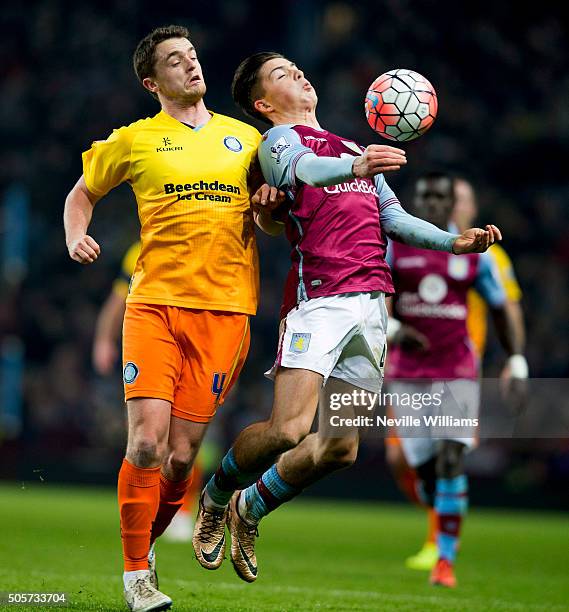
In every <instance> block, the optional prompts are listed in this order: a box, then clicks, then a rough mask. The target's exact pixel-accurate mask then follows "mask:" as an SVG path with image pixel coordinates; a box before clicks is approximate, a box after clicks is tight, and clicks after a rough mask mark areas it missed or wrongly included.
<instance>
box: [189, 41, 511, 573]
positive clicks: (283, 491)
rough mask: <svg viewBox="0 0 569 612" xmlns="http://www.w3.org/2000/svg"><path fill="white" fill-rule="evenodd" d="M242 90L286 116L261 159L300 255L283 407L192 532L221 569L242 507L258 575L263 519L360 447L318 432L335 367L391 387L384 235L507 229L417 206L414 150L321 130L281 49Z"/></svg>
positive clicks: (242, 568) (263, 109)
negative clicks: (401, 188)
mask: <svg viewBox="0 0 569 612" xmlns="http://www.w3.org/2000/svg"><path fill="white" fill-rule="evenodd" d="M233 97H234V99H235V101H236V102H237V103H238V105H239V106H240V107H241V108H242V109H243V110H244V111H245V112H247V113H248V114H249V115H251V116H254V117H257V118H260V119H263V120H265V121H267V122H268V123H270V124H272V125H273V126H274V127H273V128H272V129H270V130H269V131H268V132H267V133H266V134H265V135H264V136H263V142H262V143H261V146H260V147H259V161H260V164H261V168H262V170H263V174H264V176H265V179H266V180H267V182H268V183H269V184H270V185H273V186H276V187H278V188H280V189H283V190H285V191H286V193H287V195H288V201H287V205H286V206H283V207H282V209H281V210H280V211H279V213H277V214H278V215H279V216H278V217H277V219H278V220H280V221H281V222H282V223H284V225H285V228H286V233H287V237H288V239H289V241H290V243H291V247H292V253H291V259H292V266H291V269H290V272H289V275H288V278H287V281H286V285H285V295H284V304H283V307H282V310H281V317H282V319H283V323H282V327H281V336H280V342H279V349H278V355H277V359H276V362H275V365H274V367H273V369H272V371H271V373H270V375H271V377H273V378H274V380H275V389H274V401H273V410H272V414H271V417H270V419H269V420H267V421H264V422H260V423H255V424H253V425H251V426H249V427H247V428H246V429H244V430H243V431H242V432H241V433H240V434H239V436H238V438H237V440H236V441H235V443H234V445H233V447H232V448H231V449H230V450H229V452H228V453H227V454H226V456H225V457H224V458H223V460H222V462H221V465H220V466H219V468H218V470H217V472H216V474H215V475H214V477H212V479H211V480H210V481H209V482H208V484H207V485H206V488H205V491H204V495H203V497H202V500H201V502H200V505H201V508H202V509H203V512H207V511H209V512H217V513H218V514H219V517H220V522H219V528H218V530H217V533H216V536H215V537H214V538H213V540H212V538H211V533H212V532H211V530H210V529H206V528H204V526H203V524H202V521H201V518H200V517H201V513H200V515H198V519H197V521H196V527H195V530H194V538H193V543H194V550H195V551H196V555H197V557H198V560H199V561H200V563H201V564H202V565H203V566H204V567H207V568H208V569H216V568H217V567H219V565H220V564H221V562H222V556H221V555H220V556H218V558H217V559H215V560H214V562H212V561H211V557H210V558H209V559H208V558H204V557H205V556H204V554H203V551H204V550H206V551H207V550H209V549H204V542H205V543H206V544H207V545H208V546H210V547H213V548H212V549H211V550H213V551H216V550H219V551H221V550H222V547H223V543H224V538H225V536H224V522H225V516H226V514H227V507H228V505H229V513H228V518H227V524H228V527H229V532H230V534H231V560H232V562H233V565H234V567H235V570H236V571H237V574H238V575H239V577H240V578H242V579H243V580H246V581H248V582H252V581H254V580H256V578H257V574H258V571H257V561H256V556H255V537H256V532H257V525H258V523H259V522H260V520H261V519H262V517H263V516H265V515H266V514H268V513H269V512H271V511H272V510H274V509H275V508H277V507H278V506H280V505H281V504H283V503H285V502H287V501H289V500H290V499H292V498H294V497H295V496H297V495H298V494H299V493H301V491H302V490H303V489H304V488H305V487H307V486H309V485H310V484H312V483H314V482H316V481H317V480H319V479H321V478H323V477H324V476H326V475H327V474H329V473H331V472H333V471H335V470H338V469H340V468H343V467H347V466H349V465H351V464H352V463H353V461H354V460H355V458H356V454H357V449H358V443H359V438H358V432H357V429H356V430H355V431H353V432H350V433H348V434H345V435H342V436H341V437H340V436H338V437H332V436H326V435H318V434H311V433H310V430H311V426H312V423H313V420H314V417H315V414H316V410H317V407H318V401H319V394H320V390H321V389H322V387H323V385H324V384H326V382H327V380H328V378H329V377H331V378H333V379H335V380H337V381H341V382H340V384H342V385H344V384H346V385H358V386H361V385H362V384H363V385H364V386H366V385H369V386H370V387H371V388H370V389H368V390H369V391H375V392H378V391H379V390H380V389H381V382H382V378H383V360H384V357H385V330H386V326H387V312H386V309H385V294H386V293H387V294H389V293H392V292H393V286H392V282H391V275H390V271H389V266H388V265H387V263H386V261H385V248H386V242H385V238H384V235H385V234H387V235H388V236H391V237H393V238H395V239H397V240H401V241H403V242H409V243H410V244H413V245H415V246H417V247H424V248H431V249H441V250H443V251H447V252H451V251H453V252H456V253H462V252H470V251H477V250H486V248H488V246H489V244H490V243H491V242H493V241H494V239H500V233H499V231H498V230H497V228H495V227H494V226H487V230H486V231H484V230H481V229H471V230H468V231H466V232H464V233H463V234H462V235H461V236H457V235H456V234H451V233H449V232H447V231H444V230H442V229H439V228H437V227H435V226H434V225H432V224H430V223H427V222H425V221H422V220H420V219H417V218H416V217H413V216H411V215H409V214H408V213H406V212H405V211H404V210H403V208H402V207H401V205H400V204H399V201H398V200H397V198H396V196H395V194H394V193H393V191H392V190H391V189H390V188H389V186H388V185H387V183H386V181H385V178H384V176H383V173H384V172H388V171H392V170H398V169H399V168H400V167H401V166H402V165H403V164H405V162H406V160H405V156H404V152H403V151H401V150H400V149H395V148H393V147H388V146H381V145H371V146H369V147H368V148H367V149H363V148H362V147H360V146H359V145H358V144H357V143H355V142H354V141H352V140H350V139H343V138H340V137H339V136H336V135H335V134H332V133H330V132H328V131H326V130H324V129H322V128H321V127H320V125H319V123H318V120H317V118H316V104H317V100H318V99H317V96H316V92H315V91H314V88H313V87H312V85H311V84H310V83H309V81H308V80H307V79H306V78H305V77H304V74H303V72H302V71H301V70H300V69H299V68H298V67H297V66H296V65H295V64H294V63H293V62H291V61H289V60H287V59H286V58H284V57H283V56H282V55H280V54H278V53H258V54H255V55H253V56H251V57H249V58H247V59H246V60H244V61H243V62H242V63H241V65H240V66H239V67H238V69H237V71H236V74H235V77H234V81H233ZM350 381H351V382H350ZM259 475H260V477H259ZM251 483H252V484H251ZM246 485H250V486H248V487H247V488H246V489H245V490H243V491H239V489H242V488H243V487H244V486H246Z"/></svg>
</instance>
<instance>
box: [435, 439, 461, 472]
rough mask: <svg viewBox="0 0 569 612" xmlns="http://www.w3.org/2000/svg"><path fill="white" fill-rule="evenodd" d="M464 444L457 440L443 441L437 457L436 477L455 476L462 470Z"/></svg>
mask: <svg viewBox="0 0 569 612" xmlns="http://www.w3.org/2000/svg"><path fill="white" fill-rule="evenodd" d="M463 455H464V445H463V444H460V443H459V442H445V443H444V444H443V446H442V448H441V451H440V453H439V456H438V457H437V466H436V470H437V477H438V478H455V477H456V476H460V474H462V473H463V472H464V465H463V463H464V462H463Z"/></svg>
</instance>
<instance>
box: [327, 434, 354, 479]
mask: <svg viewBox="0 0 569 612" xmlns="http://www.w3.org/2000/svg"><path fill="white" fill-rule="evenodd" d="M357 456H358V443H357V440H340V441H336V440H334V443H333V444H329V445H327V446H326V447H325V448H324V450H323V452H322V455H321V457H320V461H319V463H320V464H324V465H325V466H326V467H327V468H328V469H329V470H330V471H333V470H342V469H345V468H348V467H350V466H352V465H353V464H354V462H355V461H356V459H357Z"/></svg>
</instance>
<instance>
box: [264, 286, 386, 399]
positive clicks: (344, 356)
mask: <svg viewBox="0 0 569 612" xmlns="http://www.w3.org/2000/svg"><path fill="white" fill-rule="evenodd" d="M386 330H387V309H386V306H385V294H384V293H383V292H381V291H373V292H365V293H363V292H359V293H344V294H341V295H331V296H324V297H317V298H313V299H310V300H306V301H304V302H301V303H300V304H299V305H298V306H297V307H296V308H295V309H294V310H291V311H290V312H289V313H288V314H287V316H286V318H285V319H284V320H283V321H282V322H281V333H280V338H279V349H278V354H277V358H276V360H275V364H274V365H273V367H272V369H271V370H269V371H268V372H266V373H265V376H267V377H268V378H270V379H272V380H274V377H275V374H276V371H277V369H278V367H279V366H283V367H285V368H300V369H304V370H311V371H313V372H318V373H319V374H322V376H323V377H324V383H326V380H327V379H328V378H329V377H330V376H331V377H334V378H339V379H341V380H345V381H347V382H349V383H351V384H353V385H355V386H357V387H360V388H362V389H365V390H367V391H370V392H373V393H379V392H380V391H381V385H382V383H383V367H384V363H385V356H386V351H387V344H386Z"/></svg>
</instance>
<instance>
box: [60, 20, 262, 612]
mask: <svg viewBox="0 0 569 612" xmlns="http://www.w3.org/2000/svg"><path fill="white" fill-rule="evenodd" d="M133 59H134V68H135V72H136V74H137V76H138V78H139V80H140V82H141V84H142V85H143V87H144V88H145V89H147V90H148V91H149V92H150V93H151V94H152V95H153V96H154V97H155V98H157V99H158V101H159V103H160V106H161V111H160V112H159V113H158V114H157V115H155V116H154V117H151V118H147V119H143V120H141V121H137V122H135V123H132V124H130V125H128V126H126V127H122V128H120V129H118V130H115V131H114V132H113V133H112V134H111V136H110V137H109V138H107V139H106V140H103V141H98V142H95V143H93V145H92V147H91V148H90V149H89V150H88V151H87V152H85V153H84V154H83V175H82V176H81V177H80V179H79V180H78V181H77V184H76V185H75V187H73V189H72V190H71V192H70V193H69V195H68V197H67V200H66V203H65V212H64V223H65V234H66V243H67V247H68V250H69V255H70V257H71V258H72V259H73V260H75V261H78V262H80V263H82V264H89V263H92V262H94V261H95V260H96V259H97V257H98V256H99V254H100V248H99V245H98V244H97V242H96V241H95V240H94V239H93V238H92V237H91V236H89V235H88V234H87V230H88V227H89V223H90V221H91V216H92V213H93V208H94V206H95V203H96V202H97V201H98V200H99V199H100V198H101V197H103V196H104V195H105V194H106V193H108V192H109V191H110V190H111V189H113V188H114V187H116V186H117V185H119V184H121V183H123V182H127V183H129V184H130V186H131V188H132V189H133V191H134V194H135V196H136V201H137V204H138V215H139V218H140V222H141V252H140V256H139V257H138V261H137V264H136V266H135V270H134V274H133V276H132V281H131V286H130V291H129V295H128V297H127V300H126V302H127V305H126V313H125V320H124V327H123V381H124V388H125V398H126V402H127V411H128V443H127V449H126V457H125V459H124V461H123V464H122V467H121V469H120V472H119V478H118V501H119V509H120V520H121V536H122V543H123V557H124V574H123V581H124V588H125V599H126V602H127V604H128V606H129V607H130V608H131V609H132V610H162V609H167V608H169V607H170V606H171V605H172V600H171V599H170V598H169V597H168V596H167V595H164V594H163V593H161V592H160V591H159V590H158V589H157V580H156V572H155V556H154V549H153V543H154V541H155V540H156V538H157V537H159V536H160V535H161V534H162V533H163V532H164V530H165V529H166V527H167V526H168V524H169V523H170V521H171V519H172V517H173V516H174V515H175V514H176V511H177V510H178V509H179V508H180V507H181V506H182V504H183V500H184V496H185V494H186V491H187V488H188V485H189V480H190V479H189V475H190V471H191V469H192V465H193V463H194V459H195V457H196V455H197V452H198V450H199V448H200V444H201V441H202V439H203V436H204V434H205V432H206V429H207V426H208V423H209V422H210V421H211V419H212V418H213V417H214V415H215V413H216V411H217V408H218V407H219V406H220V405H221V404H222V403H223V401H224V399H225V396H226V394H227V392H228V391H229V389H230V388H231V387H232V386H233V384H234V383H235V381H236V379H237V376H238V374H239V372H240V371H241V368H242V366H243V363H244V361H245V358H246V355H247V351H248V348H249V316H250V315H252V314H255V312H256V308H257V302H258V294H259V276H258V272H259V271H258V257H257V249H256V243H255V234H254V223H253V219H252V214H251V202H250V191H251V189H252V178H253V177H252V175H251V170H252V168H253V162H254V159H255V155H256V150H257V146H258V144H259V142H260V138H261V137H260V134H259V133H258V132H257V130H256V129H254V128H253V127H251V126H249V125H247V124H245V123H242V122H241V121H237V120H235V119H232V118H230V117H225V116H223V115H219V114H214V113H212V112H210V111H209V110H208V109H207V108H206V106H205V103H204V100H203V97H204V94H205V91H206V86H205V82H204V77H203V73H202V69H201V66H200V63H199V60H198V57H197V54H196V50H195V48H194V46H193V45H192V43H191V42H190V40H189V33H188V31H187V30H186V28H183V27H180V26H169V27H165V28H158V29H156V30H154V31H153V32H151V33H150V34H149V35H148V36H146V37H145V38H144V39H143V40H141V41H140V43H139V44H138V46H137V48H136V50H135V52H134V58H133ZM211 520H212V521H214V522H215V521H216V520H217V517H216V516H213V515H212V516H211ZM151 546H152V549H151ZM149 553H150V555H149Z"/></svg>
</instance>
